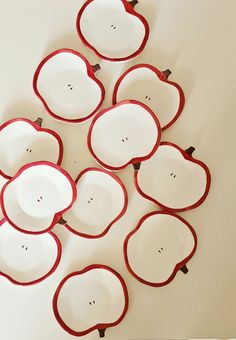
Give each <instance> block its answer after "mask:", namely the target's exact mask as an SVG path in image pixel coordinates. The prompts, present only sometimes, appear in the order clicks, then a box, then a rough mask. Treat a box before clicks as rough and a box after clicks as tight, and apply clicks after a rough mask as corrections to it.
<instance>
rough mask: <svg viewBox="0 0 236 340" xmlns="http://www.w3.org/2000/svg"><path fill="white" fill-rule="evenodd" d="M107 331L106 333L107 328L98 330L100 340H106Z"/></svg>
mask: <svg viewBox="0 0 236 340" xmlns="http://www.w3.org/2000/svg"><path fill="white" fill-rule="evenodd" d="M105 331H106V329H105V328H100V329H98V333H99V336H100V338H104V337H105Z"/></svg>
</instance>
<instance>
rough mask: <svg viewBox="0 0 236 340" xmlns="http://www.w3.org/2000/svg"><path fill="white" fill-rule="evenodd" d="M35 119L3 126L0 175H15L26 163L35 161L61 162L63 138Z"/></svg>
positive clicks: (18, 120)
mask: <svg viewBox="0 0 236 340" xmlns="http://www.w3.org/2000/svg"><path fill="white" fill-rule="evenodd" d="M39 120H40V119H39ZM36 122H37V121H36ZM36 122H32V121H30V120H28V119H24V118H16V119H12V120H9V121H8V122H6V123H4V124H3V125H2V126H1V127H0V174H2V175H3V176H4V177H6V178H10V177H13V176H14V175H15V174H16V172H17V171H18V170H19V169H20V168H21V167H22V166H23V165H25V164H27V163H31V162H35V161H50V162H52V163H55V164H59V165H60V164H61V161H62V155H63V144H62V141H61V138H60V137H59V135H58V134H57V133H56V132H54V131H52V130H49V129H45V128H42V127H41V126H39V125H37V123H36Z"/></svg>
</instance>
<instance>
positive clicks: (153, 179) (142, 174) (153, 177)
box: [134, 142, 211, 212]
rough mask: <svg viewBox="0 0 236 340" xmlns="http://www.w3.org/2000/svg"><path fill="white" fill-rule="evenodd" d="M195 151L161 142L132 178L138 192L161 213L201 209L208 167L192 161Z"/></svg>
mask: <svg viewBox="0 0 236 340" xmlns="http://www.w3.org/2000/svg"><path fill="white" fill-rule="evenodd" d="M194 150H195V148H194V147H193V146H191V147H189V148H188V149H187V150H183V149H181V148H180V147H179V146H177V145H176V144H173V143H170V142H161V144H160V146H159V148H158V150H157V152H156V153H155V154H154V155H153V157H152V158H151V159H149V160H148V161H147V162H144V163H142V167H141V168H140V170H139V171H136V172H135V174H134V181H135V185H136V188H137V190H138V192H139V193H140V194H141V195H142V196H143V197H144V198H146V199H149V200H150V201H152V202H153V203H155V204H157V205H158V206H160V207H161V208H163V209H165V210H171V211H175V212H177V211H184V210H190V209H194V208H196V207H198V206H199V205H201V204H202V203H203V202H204V200H205V199H206V197H207V195H208V192H209V189H210V183H211V175H210V171H209V169H208V167H207V166H206V164H204V163H203V162H201V161H199V160H197V159H195V158H193V156H192V154H193V152H194Z"/></svg>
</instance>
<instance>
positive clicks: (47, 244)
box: [0, 220, 61, 286]
mask: <svg viewBox="0 0 236 340" xmlns="http://www.w3.org/2000/svg"><path fill="white" fill-rule="evenodd" d="M60 259H61V244H60V241H59V239H58V238H57V236H56V235H55V234H54V233H52V232H49V233H45V234H42V235H28V234H25V233H21V232H19V231H17V230H16V229H14V228H12V226H11V225H10V224H9V223H8V222H7V221H6V220H2V221H1V222H0V276H3V277H5V278H7V279H8V280H10V281H11V282H12V283H14V284H16V285H22V286H28V285H33V284H36V283H39V282H41V281H43V280H45V279H46V278H48V277H49V276H50V275H51V274H52V273H53V272H54V271H55V270H56V268H57V266H58V264H59V262H60Z"/></svg>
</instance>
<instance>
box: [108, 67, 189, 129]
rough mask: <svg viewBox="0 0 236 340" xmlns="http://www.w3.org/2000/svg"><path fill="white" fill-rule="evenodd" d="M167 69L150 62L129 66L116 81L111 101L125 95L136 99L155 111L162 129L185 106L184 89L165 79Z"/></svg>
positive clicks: (170, 123) (173, 119)
mask: <svg viewBox="0 0 236 340" xmlns="http://www.w3.org/2000/svg"><path fill="white" fill-rule="evenodd" d="M170 74H171V71H170V70H166V71H163V72H162V71H160V70H158V69H157V68H156V67H154V66H152V65H149V64H139V65H135V66H133V67H131V68H129V69H128V70H127V71H126V72H124V74H123V75H122V76H121V77H120V78H119V79H118V81H117V82H116V85H115V88H114V92H113V104H116V103H117V102H119V101H121V100H124V99H135V100H138V101H140V102H142V103H144V104H146V105H147V106H149V107H150V108H151V109H152V111H153V112H154V113H155V114H156V116H157V118H158V119H159V121H160V124H161V127H162V130H165V129H167V128H168V127H170V126H171V125H172V124H173V123H174V122H175V121H176V120H177V118H178V117H179V115H180V114H181V112H182V110H183V107H184V102H185V99H184V93H183V90H182V89H181V87H180V86H179V85H178V84H176V83H174V82H172V81H170V80H168V77H169V75H170Z"/></svg>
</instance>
